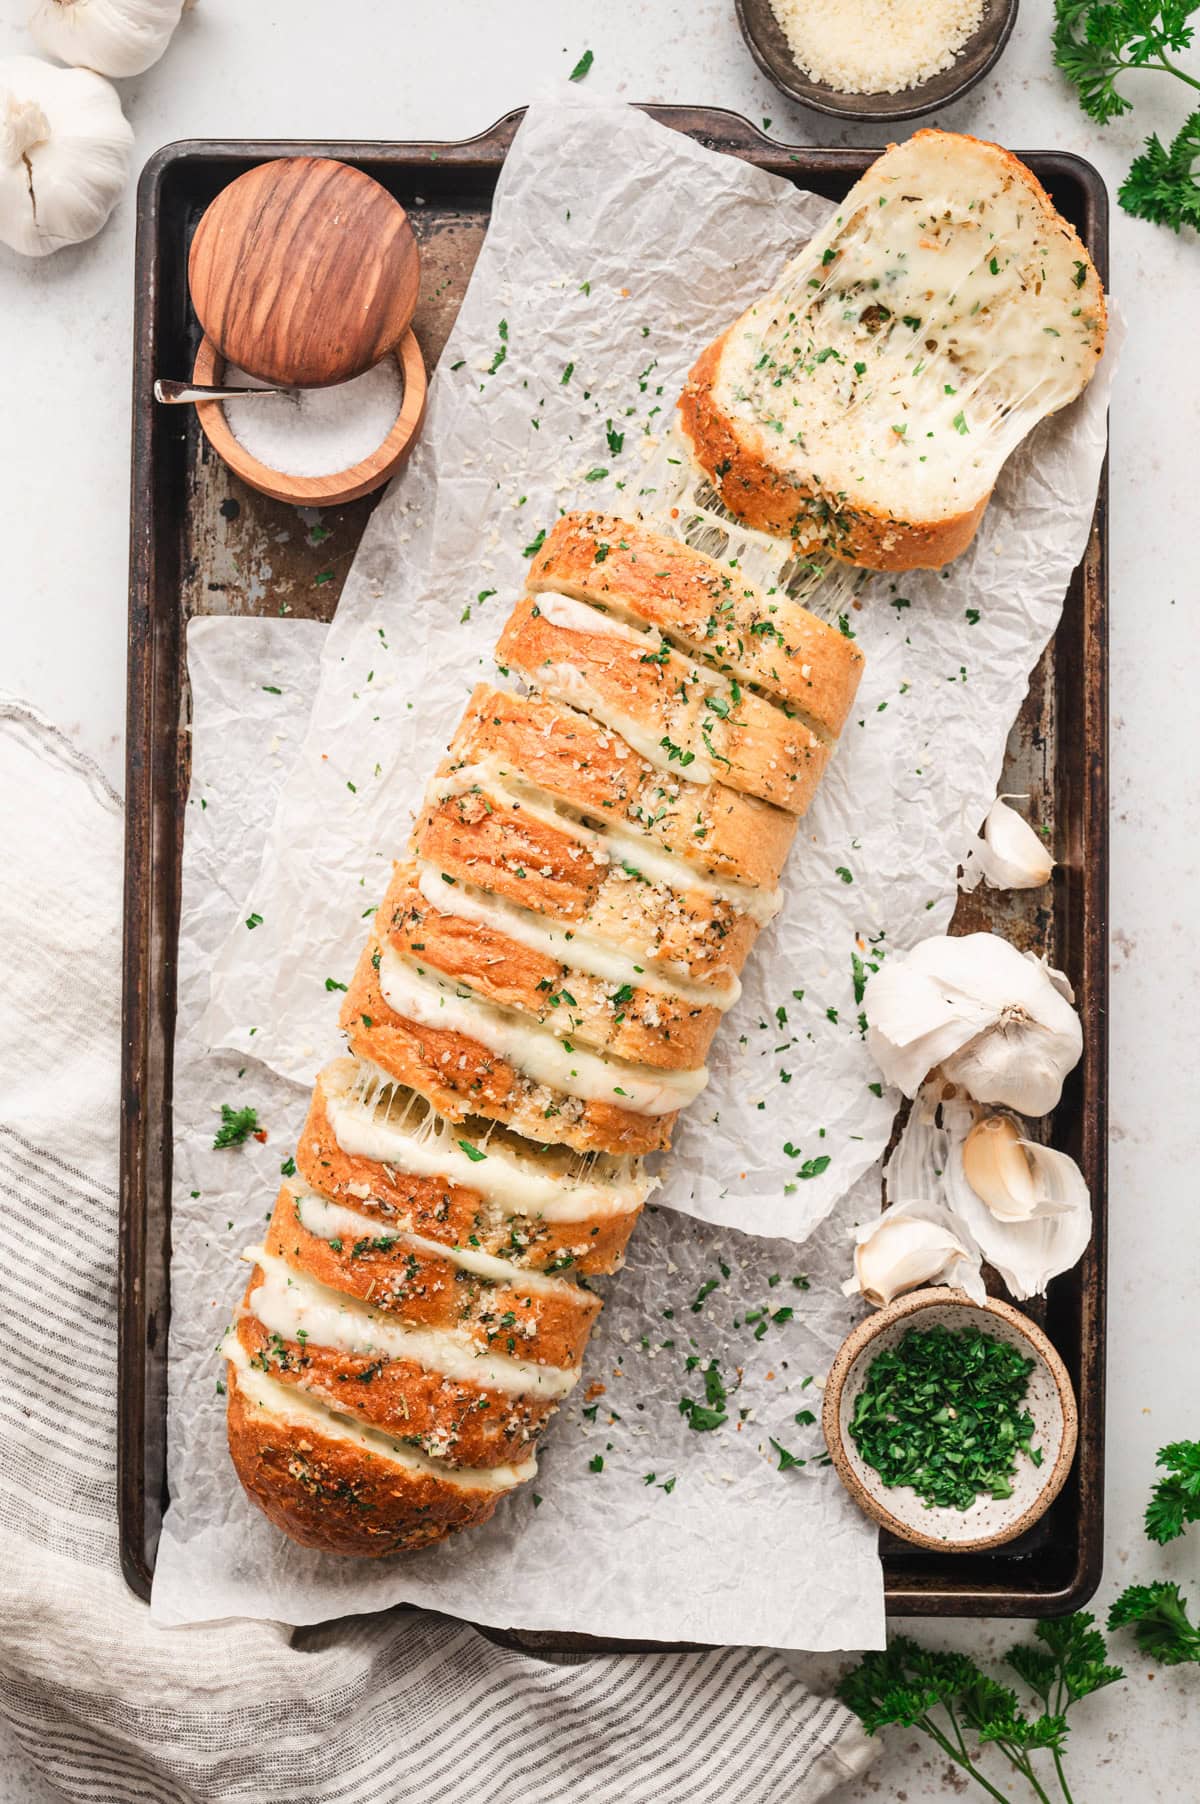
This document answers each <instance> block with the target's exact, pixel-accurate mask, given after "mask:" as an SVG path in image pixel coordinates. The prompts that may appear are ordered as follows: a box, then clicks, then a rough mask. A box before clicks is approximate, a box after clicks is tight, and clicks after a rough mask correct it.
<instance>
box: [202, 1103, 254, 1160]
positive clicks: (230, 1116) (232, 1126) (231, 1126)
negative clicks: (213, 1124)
mask: <svg viewBox="0 0 1200 1804" xmlns="http://www.w3.org/2000/svg"><path fill="white" fill-rule="evenodd" d="M258 1131H259V1126H258V1110H257V1109H252V1108H245V1109H231V1108H230V1106H229V1104H228V1103H227V1102H223V1103H222V1104H221V1125H220V1127H219V1128H218V1129H217V1134H216V1139H215V1140H214V1141H213V1150H214V1151H219V1150H220V1149H221V1148H222V1147H225V1146H242V1145H243V1144H244V1143H245V1142H246V1141H247V1140H248V1139H249V1138H250V1136H251V1134H256V1133H258Z"/></svg>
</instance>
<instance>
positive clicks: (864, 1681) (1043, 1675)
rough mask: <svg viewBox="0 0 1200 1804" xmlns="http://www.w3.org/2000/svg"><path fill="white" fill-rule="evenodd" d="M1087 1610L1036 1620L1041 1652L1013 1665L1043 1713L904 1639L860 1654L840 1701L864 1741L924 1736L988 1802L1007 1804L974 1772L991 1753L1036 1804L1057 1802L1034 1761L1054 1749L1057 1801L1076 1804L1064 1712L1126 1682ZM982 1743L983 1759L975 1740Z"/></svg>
mask: <svg viewBox="0 0 1200 1804" xmlns="http://www.w3.org/2000/svg"><path fill="white" fill-rule="evenodd" d="M1094 1620H1095V1619H1094V1618H1093V1617H1092V1616H1090V1615H1088V1614H1087V1613H1086V1612H1085V1611H1081V1612H1080V1613H1079V1614H1077V1615H1075V1616H1067V1617H1064V1618H1062V1619H1061V1620H1059V1621H1055V1622H1039V1623H1038V1625H1037V1628H1036V1630H1035V1633H1036V1635H1037V1637H1038V1641H1039V1642H1040V1644H1041V1645H1040V1646H1038V1647H1027V1646H1018V1647H1015V1648H1013V1650H1012V1652H1011V1653H1010V1654H1009V1655H1008V1664H1009V1665H1010V1666H1011V1667H1012V1669H1013V1671H1014V1672H1015V1673H1016V1674H1017V1677H1018V1678H1019V1679H1021V1680H1022V1681H1023V1682H1024V1684H1026V1685H1027V1686H1028V1687H1029V1689H1030V1691H1032V1692H1033V1694H1034V1696H1035V1698H1036V1699H1037V1700H1038V1702H1039V1703H1040V1704H1041V1705H1042V1709H1041V1711H1040V1713H1039V1714H1038V1715H1036V1716H1034V1715H1031V1714H1029V1713H1028V1712H1027V1711H1026V1710H1024V1709H1022V1707H1021V1703H1020V1700H1019V1698H1018V1697H1017V1694H1016V1692H1015V1691H1012V1690H1010V1689H1009V1687H1008V1686H1006V1685H1001V1684H1000V1683H999V1682H998V1681H997V1680H995V1679H993V1678H991V1677H989V1676H988V1674H986V1673H984V1672H982V1671H981V1670H980V1668H979V1667H978V1666H976V1664H975V1662H974V1661H973V1660H971V1659H969V1658H968V1657H967V1656H966V1655H965V1654H952V1653H944V1652H940V1651H939V1650H937V1649H934V1648H927V1647H922V1646H921V1645H920V1643H919V1642H916V1641H912V1640H910V1639H909V1638H908V1636H906V1635H901V1636H898V1637H897V1639H896V1640H895V1641H893V1642H891V1643H890V1644H889V1646H888V1647H887V1648H886V1650H885V1651H884V1652H882V1653H871V1654H864V1656H863V1658H862V1660H861V1661H860V1662H859V1664H858V1665H857V1666H855V1667H853V1668H852V1669H851V1670H850V1671H849V1672H848V1673H847V1674H846V1676H845V1677H844V1678H843V1680H842V1682H841V1684H840V1685H839V1686H838V1696H839V1697H840V1698H841V1700H842V1702H843V1703H844V1704H845V1705H846V1706H847V1707H848V1708H849V1709H850V1710H853V1712H854V1714H855V1715H856V1716H857V1717H858V1718H859V1719H860V1721H861V1722H862V1725H863V1727H864V1728H865V1729H866V1731H867V1734H868V1735H876V1734H878V1732H879V1731H880V1729H884V1728H888V1727H890V1726H893V1725H895V1726H898V1727H902V1728H906V1729H920V1730H922V1731H923V1732H924V1733H925V1734H926V1735H928V1736H929V1737H930V1739H931V1740H932V1741H934V1742H936V1744H937V1745H938V1747H939V1748H941V1750H942V1752H943V1753H944V1754H945V1755H946V1756H947V1758H948V1759H949V1760H952V1761H953V1762H954V1764H955V1765H956V1766H958V1767H961V1768H962V1770H963V1772H965V1773H967V1774H969V1776H970V1777H971V1778H972V1779H974V1781H975V1782H976V1784H977V1785H978V1786H979V1787H980V1788H981V1789H982V1790H983V1791H984V1792H986V1793H987V1795H988V1796H989V1797H991V1798H998V1799H1001V1800H1005V1799H1006V1798H1007V1794H1006V1793H1005V1792H1003V1791H1001V1790H1000V1789H999V1788H998V1787H997V1786H996V1785H994V1784H993V1783H992V1781H991V1780H990V1779H989V1778H988V1777H987V1775H986V1774H985V1773H984V1772H982V1771H981V1770H980V1768H979V1766H978V1765H977V1763H976V1761H977V1754H978V1753H981V1752H982V1750H983V1749H984V1748H985V1747H994V1748H996V1749H997V1750H998V1751H999V1752H1000V1753H1001V1754H1003V1755H1004V1758H1005V1759H1006V1760H1007V1761H1008V1764H1009V1766H1010V1767H1011V1768H1012V1769H1013V1770H1014V1771H1015V1772H1017V1773H1019V1774H1020V1775H1021V1777H1022V1778H1023V1779H1025V1780H1026V1782H1027V1783H1028V1785H1029V1788H1030V1791H1031V1793H1032V1796H1033V1797H1034V1798H1035V1799H1037V1800H1039V1801H1040V1804H1051V1794H1050V1793H1049V1792H1048V1791H1047V1790H1046V1789H1045V1786H1044V1785H1043V1784H1042V1779H1041V1777H1040V1776H1039V1772H1038V1769H1037V1767H1036V1766H1035V1764H1034V1761H1033V1758H1032V1757H1033V1755H1034V1754H1035V1753H1038V1752H1045V1751H1048V1752H1049V1754H1050V1756H1051V1759H1052V1761H1053V1763H1054V1772H1055V1776H1056V1778H1057V1780H1058V1786H1059V1794H1060V1796H1061V1797H1062V1798H1063V1799H1064V1800H1065V1801H1066V1804H1071V1793H1070V1790H1069V1788H1068V1785H1067V1779H1066V1772H1065V1769H1064V1766H1063V1753H1064V1748H1065V1743H1066V1738H1067V1731H1068V1723H1067V1714H1068V1712H1069V1710H1070V1709H1071V1707H1072V1705H1073V1704H1075V1703H1077V1702H1078V1701H1079V1699H1080V1698H1084V1697H1087V1696H1089V1695H1090V1693H1092V1692H1093V1691H1099V1690H1101V1689H1102V1688H1103V1687H1104V1686H1105V1685H1112V1684H1114V1683H1115V1682H1116V1681H1117V1680H1118V1679H1122V1678H1124V1676H1125V1675H1124V1673H1123V1671H1122V1670H1121V1668H1120V1667H1119V1666H1111V1665H1109V1664H1108V1661H1107V1658H1106V1656H1107V1649H1106V1647H1105V1644H1104V1637H1103V1635H1101V1634H1100V1632H1099V1630H1098V1629H1096V1628H1094V1627H1093V1626H1092V1625H1093V1622H1094ZM972 1740H974V1741H975V1742H977V1743H978V1744H979V1746H978V1750H977V1754H973V1753H972V1750H971V1745H970V1744H971V1741H972Z"/></svg>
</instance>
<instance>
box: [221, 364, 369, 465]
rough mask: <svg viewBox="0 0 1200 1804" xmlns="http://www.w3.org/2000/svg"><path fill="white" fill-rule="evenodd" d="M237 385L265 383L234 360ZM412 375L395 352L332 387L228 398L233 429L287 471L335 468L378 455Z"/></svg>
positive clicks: (228, 370)
mask: <svg viewBox="0 0 1200 1804" xmlns="http://www.w3.org/2000/svg"><path fill="white" fill-rule="evenodd" d="M223 381H224V382H225V383H226V384H227V385H228V386H229V387H230V388H265V387H266V386H267V385H266V383H264V382H259V381H258V380H257V379H256V378H255V377H254V376H249V375H247V374H246V371H245V370H240V369H238V367H237V365H236V364H226V366H225V374H224V377H223ZM403 396H404V381H403V378H402V376H401V374H400V365H399V364H398V363H397V361H396V359H395V358H394V357H384V358H383V359H382V361H381V362H379V363H377V364H376V365H375V367H374V369H370V370H364V371H363V373H362V375H361V376H354V377H352V378H351V380H350V381H349V382H336V383H334V385H333V387H332V388H296V389H285V390H283V391H282V392H281V393H280V394H275V395H264V396H263V398H262V400H261V401H252V400H246V401H224V402H222V404H221V405H222V407H223V409H224V413H225V418H226V420H227V421H228V422H229V430H230V431H231V432H232V433H233V436H234V438H235V439H236V440H237V441H238V444H239V445H244V446H245V448H246V450H247V451H248V452H249V453H250V455H251V457H255V458H257V459H258V461H259V463H264V464H267V465H268V466H269V468H270V469H272V470H278V471H279V473H280V475H282V476H332V475H335V474H336V473H337V472H338V471H340V470H349V469H351V468H352V467H353V465H355V464H360V463H361V462H362V461H363V458H364V457H370V455H371V453H372V452H373V451H377V450H378V448H379V446H380V445H382V443H383V441H384V439H385V438H386V437H387V435H388V433H389V432H390V431H391V430H392V427H393V426H394V425H395V424H396V420H397V418H398V417H399V413H400V403H401V400H402V399H403Z"/></svg>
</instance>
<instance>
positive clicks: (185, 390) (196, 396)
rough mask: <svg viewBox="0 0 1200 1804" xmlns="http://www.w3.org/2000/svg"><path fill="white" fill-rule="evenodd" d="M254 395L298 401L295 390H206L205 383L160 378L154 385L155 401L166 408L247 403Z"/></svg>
mask: <svg viewBox="0 0 1200 1804" xmlns="http://www.w3.org/2000/svg"><path fill="white" fill-rule="evenodd" d="M254 395H286V396H287V397H288V399H289V400H290V401H292V400H295V399H296V391H295V389H293V388H206V387H205V386H204V384H203V383H197V382H171V381H169V380H167V379H166V378H164V377H162V376H160V377H159V378H158V379H157V381H156V382H155V384H154V399H155V400H156V401H161V403H162V405H163V406H164V407H179V406H181V405H183V404H184V403H186V402H189V401H245V400H249V399H251V398H252V397H253V396H254Z"/></svg>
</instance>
